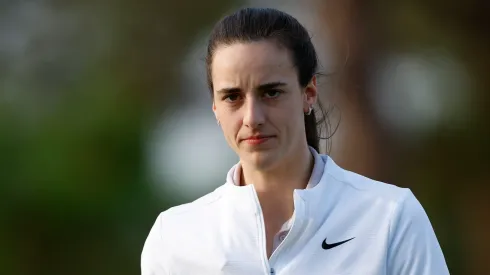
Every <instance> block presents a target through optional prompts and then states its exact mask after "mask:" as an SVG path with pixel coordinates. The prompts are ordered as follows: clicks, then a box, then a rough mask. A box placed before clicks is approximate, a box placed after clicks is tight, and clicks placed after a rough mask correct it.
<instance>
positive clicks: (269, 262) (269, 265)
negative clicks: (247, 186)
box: [252, 185, 303, 275]
mask: <svg viewBox="0 0 490 275" xmlns="http://www.w3.org/2000/svg"><path fill="white" fill-rule="evenodd" d="M252 192H253V196H254V198H255V202H256V204H257V208H258V217H257V221H258V224H259V230H260V231H261V232H260V238H261V249H262V257H263V259H264V265H265V270H266V274H270V275H275V274H276V271H275V269H274V268H273V266H274V265H273V263H275V262H276V261H277V258H278V254H279V251H280V250H281V249H283V247H284V246H285V245H286V243H287V242H288V240H290V239H292V238H293V237H292V236H293V234H294V233H296V232H297V231H301V230H298V227H300V225H301V223H300V221H297V220H298V213H299V215H303V205H302V201H301V200H300V199H298V200H297V202H298V203H296V200H295V214H294V219H293V224H292V225H291V229H290V231H289V233H288V234H287V235H286V238H285V239H284V240H283V241H282V242H281V243H280V244H279V246H278V247H277V248H276V249H275V250H274V251H273V252H272V255H271V257H270V259H268V258H267V248H266V247H267V241H266V233H265V221H264V215H263V213H262V207H261V206H260V201H259V197H258V195H257V192H256V191H255V188H254V187H253V185H252ZM296 196H297V195H296V194H294V195H293V197H296ZM300 220H301V219H300Z"/></svg>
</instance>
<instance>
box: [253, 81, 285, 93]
mask: <svg viewBox="0 0 490 275" xmlns="http://www.w3.org/2000/svg"><path fill="white" fill-rule="evenodd" d="M281 86H286V83H284V82H280V81H277V82H269V83H265V84H260V85H259V86H258V87H257V88H256V89H257V90H259V91H266V90H270V89H274V88H277V87H281Z"/></svg>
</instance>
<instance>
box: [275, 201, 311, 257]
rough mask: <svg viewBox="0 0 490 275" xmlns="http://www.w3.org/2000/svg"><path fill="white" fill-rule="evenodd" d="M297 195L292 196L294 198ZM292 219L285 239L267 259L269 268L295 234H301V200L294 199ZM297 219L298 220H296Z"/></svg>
mask: <svg viewBox="0 0 490 275" xmlns="http://www.w3.org/2000/svg"><path fill="white" fill-rule="evenodd" d="M296 196H297V195H296V194H294V197H296ZM294 208H295V210H294V219H293V224H292V225H291V229H290V230H289V233H288V234H287V235H286V238H284V240H283V241H282V242H281V243H280V244H279V246H278V247H277V248H276V250H274V252H272V255H271V258H270V259H269V264H270V265H271V266H274V264H275V263H276V262H277V259H278V256H279V255H280V252H281V251H282V250H284V247H287V245H288V244H289V243H290V242H291V240H294V238H295V237H296V235H297V232H301V228H302V225H303V222H302V217H303V214H304V213H303V204H302V201H301V199H297V200H296V199H295V205H294ZM298 217H299V218H298Z"/></svg>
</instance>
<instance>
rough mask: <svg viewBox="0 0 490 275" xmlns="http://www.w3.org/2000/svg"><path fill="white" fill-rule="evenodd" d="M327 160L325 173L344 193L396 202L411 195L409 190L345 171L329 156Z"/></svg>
mask: <svg viewBox="0 0 490 275" xmlns="http://www.w3.org/2000/svg"><path fill="white" fill-rule="evenodd" d="M325 160H326V165H325V172H326V174H327V175H328V178H330V179H331V180H333V181H335V182H336V183H337V184H336V185H337V187H338V188H341V189H343V190H344V191H351V192H352V193H358V194H360V195H362V196H363V197H365V196H370V197H373V198H376V199H383V200H384V201H395V202H398V201H400V200H403V199H404V197H405V196H407V195H410V194H411V191H410V189H408V188H405V187H401V186H397V185H395V184H392V183H388V182H383V181H379V180H376V179H373V178H370V177H367V176H364V175H361V174H359V173H356V172H353V171H350V170H348V169H345V168H343V167H341V166H339V165H338V164H336V163H335V161H334V160H333V159H332V158H331V157H328V156H327V157H325Z"/></svg>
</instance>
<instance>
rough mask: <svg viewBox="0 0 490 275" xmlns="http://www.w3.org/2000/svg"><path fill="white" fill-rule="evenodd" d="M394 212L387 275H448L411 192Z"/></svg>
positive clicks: (442, 258)
mask: <svg viewBox="0 0 490 275" xmlns="http://www.w3.org/2000/svg"><path fill="white" fill-rule="evenodd" d="M394 212H395V214H394V216H393V220H392V223H391V225H390V234H389V238H390V239H389V240H390V242H389V248H388V255H387V256H388V263H387V271H388V272H387V275H433V274H438V275H446V274H449V270H448V268H447V265H446V261H445V259H444V255H443V253H442V250H441V247H440V245H439V242H438V241H437V238H436V235H435V233H434V230H433V228H432V225H431V223H430V221H429V218H428V216H427V214H426V212H425V211H424V209H423V207H422V205H421V204H420V202H419V201H418V200H417V199H416V198H415V196H414V195H413V193H412V192H411V191H408V192H407V194H406V195H405V197H404V199H403V200H402V201H401V202H400V203H399V205H398V207H397V208H396V210H395V211H394Z"/></svg>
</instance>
